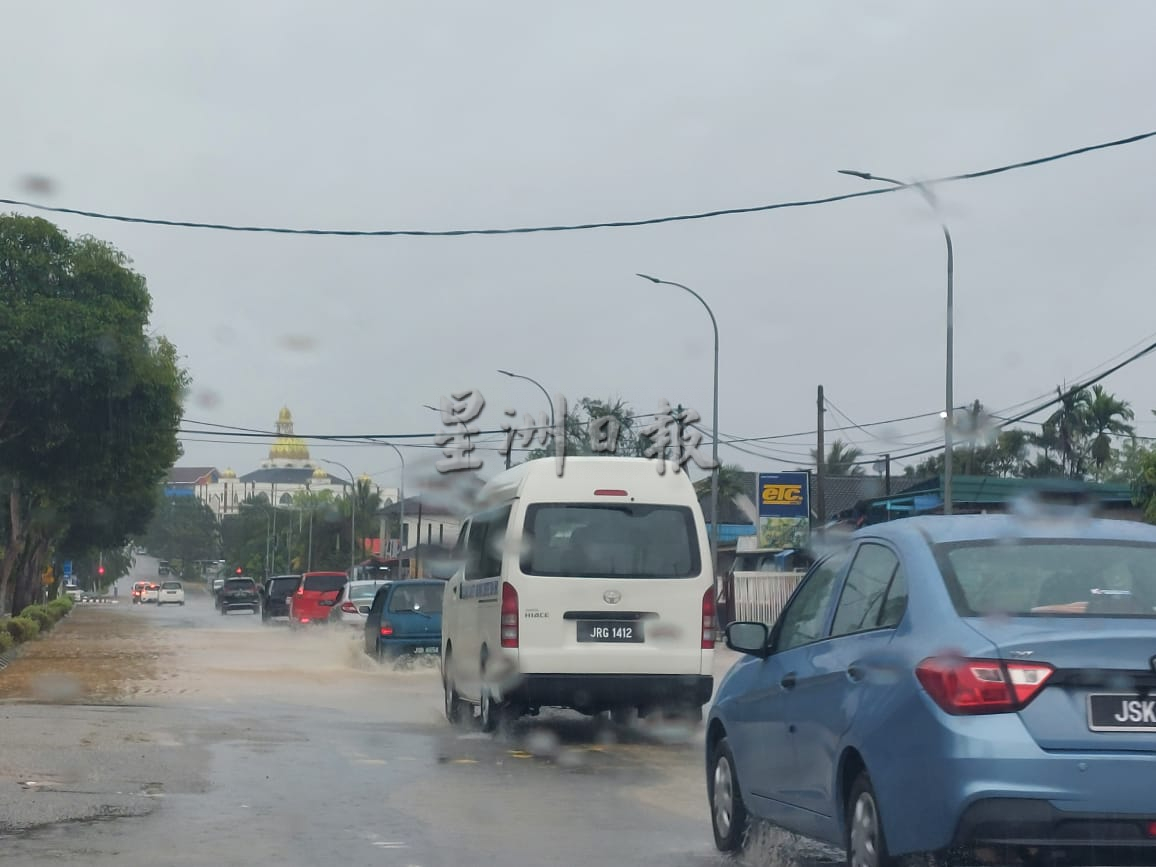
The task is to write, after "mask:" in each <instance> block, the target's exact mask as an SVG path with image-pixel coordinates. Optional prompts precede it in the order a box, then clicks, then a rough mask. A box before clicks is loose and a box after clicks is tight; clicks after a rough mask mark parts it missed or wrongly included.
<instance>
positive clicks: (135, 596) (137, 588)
mask: <svg viewBox="0 0 1156 867" xmlns="http://www.w3.org/2000/svg"><path fill="white" fill-rule="evenodd" d="M148 586H149V582H147V581H137V582H136V583H135V584H133V585H132V604H133V605H140V604H141V595H142V594H143V593H144V591H145V588H146V587H148Z"/></svg>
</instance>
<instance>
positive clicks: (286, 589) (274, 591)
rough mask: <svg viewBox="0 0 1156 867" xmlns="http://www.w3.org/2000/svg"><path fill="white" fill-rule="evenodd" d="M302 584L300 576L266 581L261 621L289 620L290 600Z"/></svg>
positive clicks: (262, 594)
mask: <svg viewBox="0 0 1156 867" xmlns="http://www.w3.org/2000/svg"><path fill="white" fill-rule="evenodd" d="M300 584H301V576H300V575H277V576H275V577H273V578H270V579H269V580H268V581H266V582H265V583H264V585H263V586H262V587H261V621H262V622H264V623H270V622H272V621H273V620H281V619H283V618H288V617H289V600H290V598H292V596H293V594H294V593H295V592H296V590H297V587H298V585H300Z"/></svg>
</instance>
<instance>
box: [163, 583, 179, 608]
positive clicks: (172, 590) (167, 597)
mask: <svg viewBox="0 0 1156 867" xmlns="http://www.w3.org/2000/svg"><path fill="white" fill-rule="evenodd" d="M184 604H185V588H184V587H183V586H182V585H181V582H180V581H164V582H162V583H161V589H160V594H159V595H158V597H157V605H158V606H159V605H184Z"/></svg>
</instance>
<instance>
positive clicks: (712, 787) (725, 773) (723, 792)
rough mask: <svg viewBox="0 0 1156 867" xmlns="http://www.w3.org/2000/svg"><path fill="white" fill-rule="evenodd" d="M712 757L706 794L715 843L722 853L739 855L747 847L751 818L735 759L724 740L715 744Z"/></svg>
mask: <svg viewBox="0 0 1156 867" xmlns="http://www.w3.org/2000/svg"><path fill="white" fill-rule="evenodd" d="M711 754H712V756H713V757H714V761H713V762H711V771H710V776H709V777H707V794H708V796H709V799H710V820H711V825H712V827H713V828H714V844H715V846H716V847H717V848H718V850H719V851H720V852H738V851H740V850H741V849H742V848H743V847H744V846H745V845H746V838H747V827H748V826H749V825H750V815H749V814H748V813H747V808H746V805H745V804H744V803H743V796H742V792H741V791H739V778H738V774H737V773H736V772H735V757H734V754H733V753H732V752H731V746H730V744H729V743H728V742H727V739H726V738H725V737H724V738H721V739H720V740H719V741H718V743H716V744H715V745H714V749H713V750H712V752H711Z"/></svg>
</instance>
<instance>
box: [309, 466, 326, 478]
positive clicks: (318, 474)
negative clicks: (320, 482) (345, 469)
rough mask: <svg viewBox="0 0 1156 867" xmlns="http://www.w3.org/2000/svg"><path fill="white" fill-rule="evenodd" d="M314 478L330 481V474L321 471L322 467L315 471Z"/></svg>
mask: <svg viewBox="0 0 1156 867" xmlns="http://www.w3.org/2000/svg"><path fill="white" fill-rule="evenodd" d="M313 478H315V479H328V478H329V473H327V472H325V470H323V469H321V467H318V468H317V469H315V470H314V471H313Z"/></svg>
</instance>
